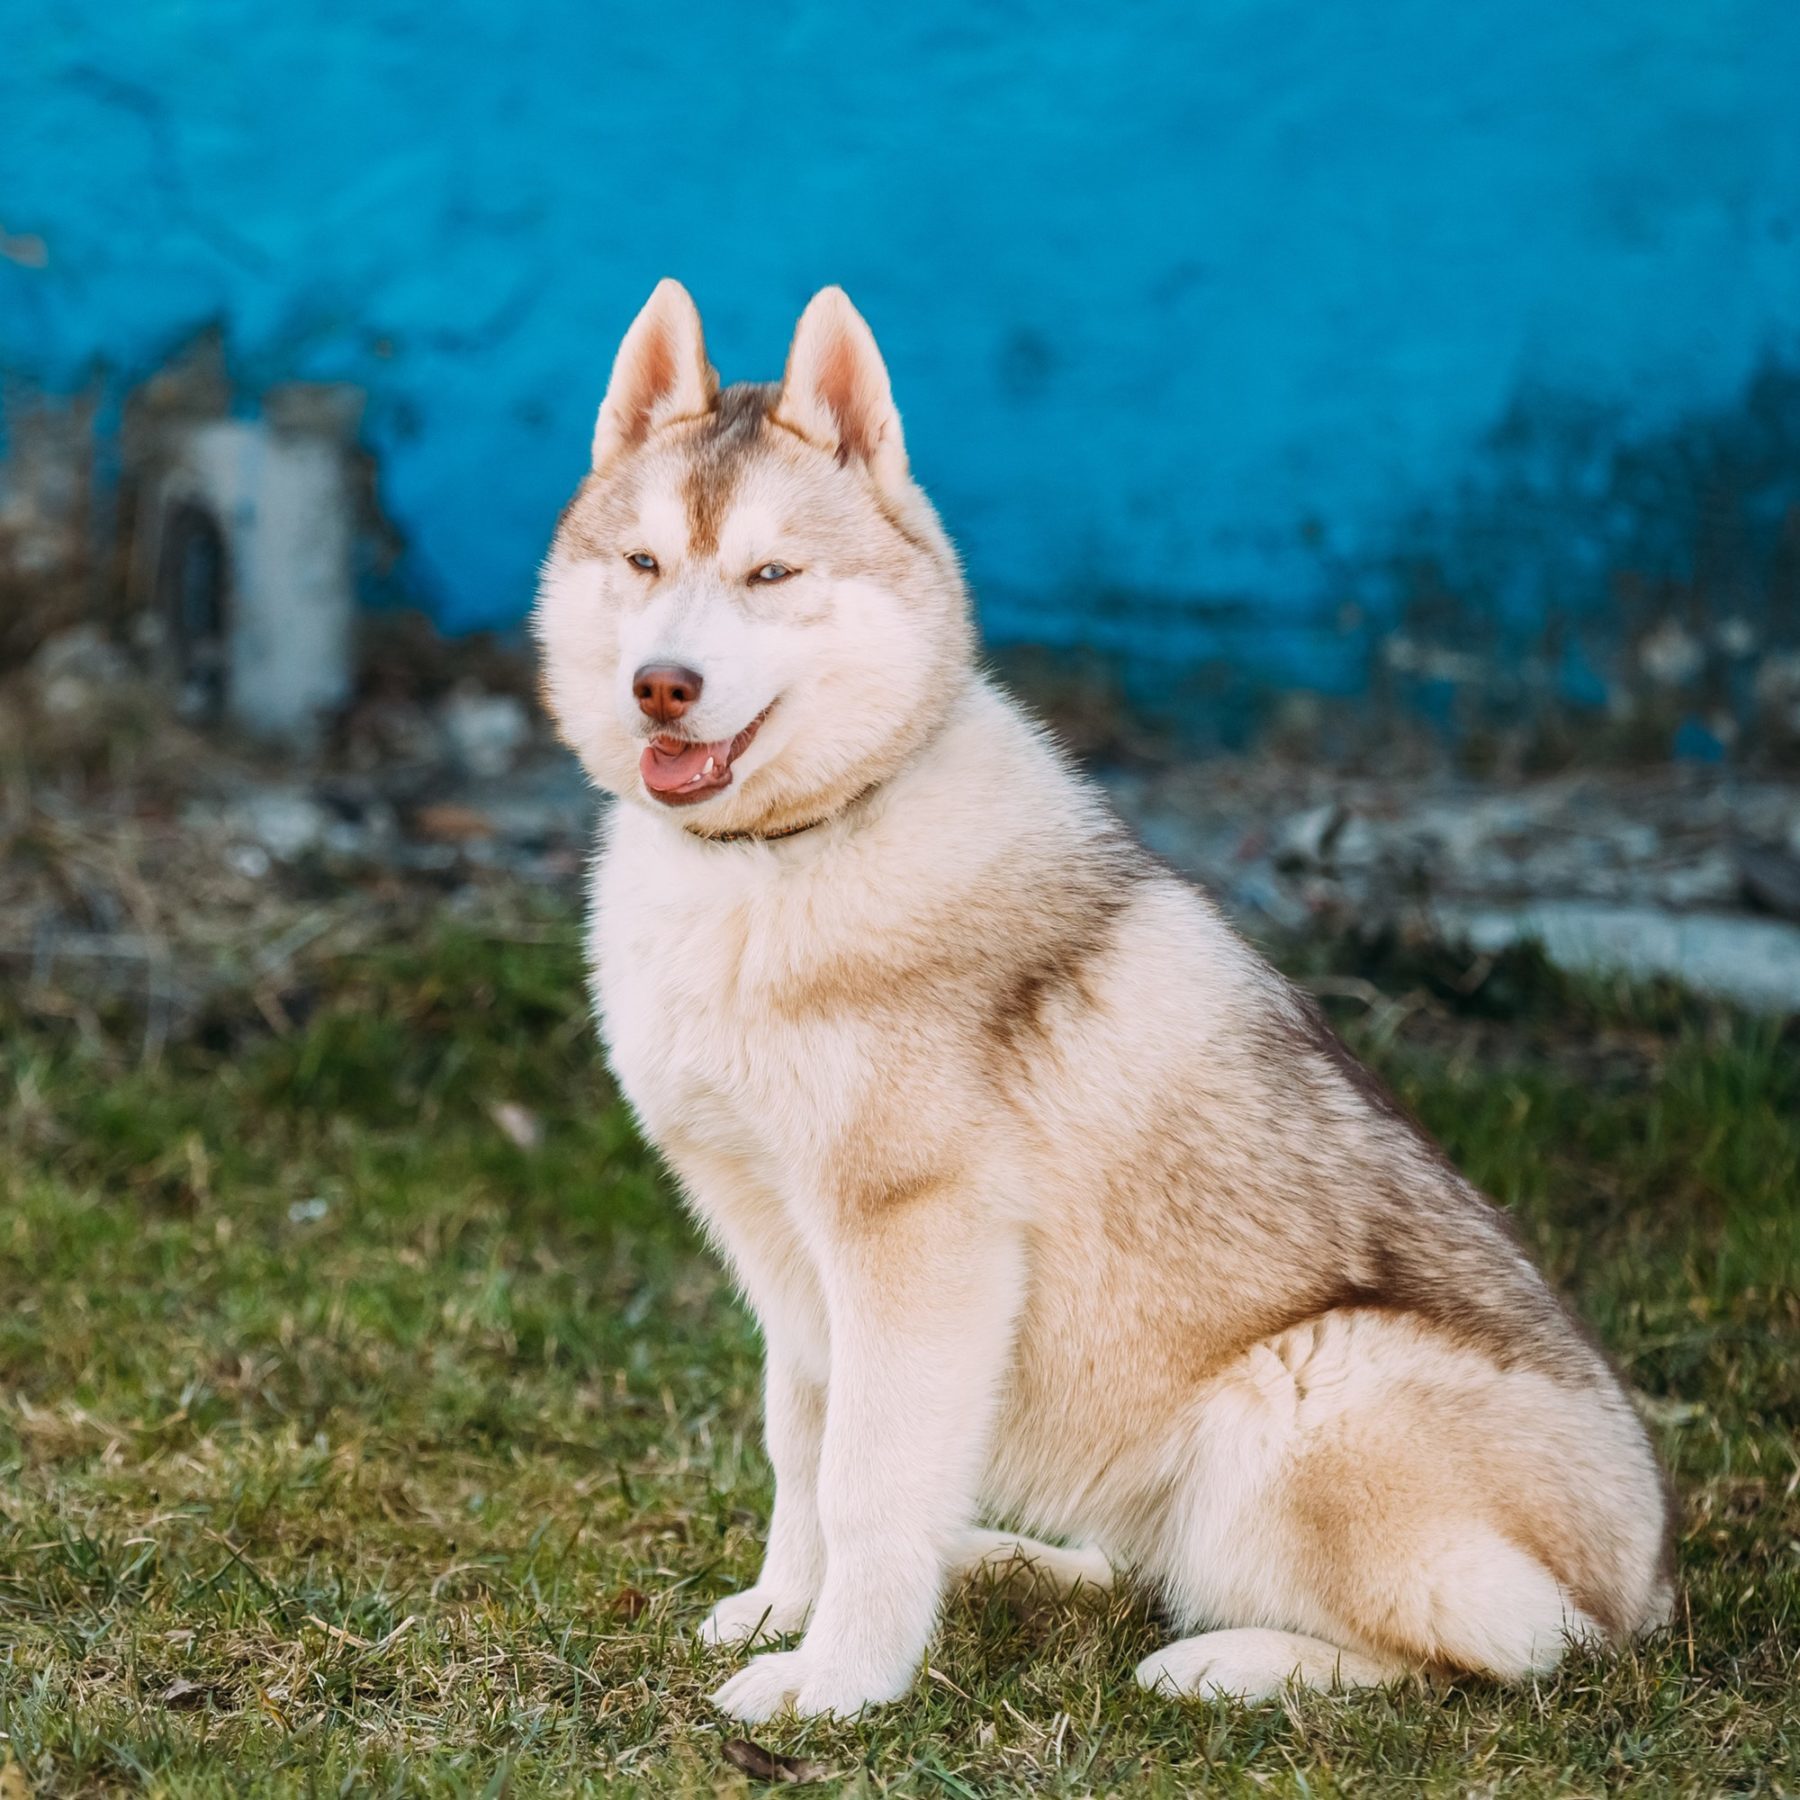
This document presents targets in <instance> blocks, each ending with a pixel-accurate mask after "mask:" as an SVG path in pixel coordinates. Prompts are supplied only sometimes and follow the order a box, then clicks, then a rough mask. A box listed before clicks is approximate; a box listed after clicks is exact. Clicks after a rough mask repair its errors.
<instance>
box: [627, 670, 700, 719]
mask: <svg viewBox="0 0 1800 1800" xmlns="http://www.w3.org/2000/svg"><path fill="white" fill-rule="evenodd" d="M700 685H701V684H700V677H699V676H698V675H696V674H695V673H694V671H693V670H692V669H684V668H683V667H682V666H681V665H680V664H679V663H645V664H644V666H643V667H642V668H641V669H639V670H638V672H637V673H636V674H635V675H634V676H632V678H631V691H632V692H633V693H634V694H636V695H637V703H638V710H639V711H640V712H642V713H644V714H645V715H646V716H647V717H649V718H652V719H654V720H655V721H656V722H657V724H659V725H673V724H674V723H675V721H676V720H677V719H679V718H680V717H681V715H682V714H683V713H684V712H686V711H687V709H688V708H689V707H690V706H692V705H693V704H694V702H695V701H696V700H698V699H699V698H700Z"/></svg>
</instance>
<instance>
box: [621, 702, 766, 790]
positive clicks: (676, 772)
mask: <svg viewBox="0 0 1800 1800" xmlns="http://www.w3.org/2000/svg"><path fill="white" fill-rule="evenodd" d="M774 705H775V703H774V702H773V701H770V702H769V704H768V705H767V706H765V707H764V708H763V709H762V711H761V712H759V713H758V714H757V715H756V717H755V718H754V719H752V720H751V721H750V723H749V724H748V725H746V726H745V727H744V729H743V730H742V731H740V732H739V733H738V734H737V736H736V737H734V738H721V739H720V740H719V741H718V742H717V743H713V744H696V743H690V742H689V741H688V739H686V738H678V737H670V736H669V735H668V734H667V733H666V732H665V733H662V734H661V735H659V736H657V737H653V738H652V739H651V740H650V742H649V743H648V744H646V745H645V746H644V754H643V755H642V756H641V757H640V758H639V759H638V773H639V774H640V775H642V776H643V778H644V786H645V787H647V788H648V789H649V790H650V792H651V793H652V794H654V795H655V796H656V798H657V799H658V800H660V801H661V802H662V803H663V805H665V806H689V805H691V804H692V803H693V802H694V801H696V800H704V799H706V798H707V797H708V796H709V795H712V794H716V793H718V792H719V791H720V790H721V789H722V788H728V787H730V786H731V765H732V764H733V763H734V762H736V761H737V759H738V758H739V757H740V756H742V755H743V754H744V752H745V751H746V750H747V749H748V748H749V747H750V740H751V739H752V738H753V737H755V736H756V733H757V729H758V727H759V726H761V724H762V722H763V720H764V719H766V718H767V717H768V716H769V714H770V713H771V712H772V711H773V710H774Z"/></svg>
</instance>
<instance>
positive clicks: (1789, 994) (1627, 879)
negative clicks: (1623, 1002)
mask: <svg viewBox="0 0 1800 1800" xmlns="http://www.w3.org/2000/svg"><path fill="white" fill-rule="evenodd" d="M1109 785H1110V786H1111V788H1112V790H1113V794H1114V798H1115V800H1116V801H1117V802H1118V804H1119V805H1120V806H1121V808H1122V809H1123V810H1124V811H1125V812H1126V813H1127V814H1129V815H1131V816H1132V817H1133V818H1134V819H1135V821H1136V822H1137V823H1138V825H1139V827H1140V829H1141V830H1142V831H1143V833H1144V835H1145V837H1146V839H1147V841H1148V842H1149V843H1150V845H1151V847H1152V848H1153V849H1155V850H1157V851H1158V852H1159V853H1160V854H1162V855H1164V856H1166V857H1168V858H1169V860H1170V861H1171V862H1174V863H1175V864H1177V865H1178V866H1180V867H1182V868H1185V869H1187V870H1189V871H1191V872H1192V873H1194V874H1195V875H1197V876H1198V877H1200V878H1201V879H1202V880H1204V881H1206V882H1207V884H1208V885H1209V886H1210V887H1211V888H1212V889H1213V890H1214V892H1215V893H1216V894H1217V895H1218V897H1219V898H1220V900H1221V901H1222V902H1223V904H1224V905H1225V906H1226V908H1227V910H1229V911H1230V912H1232V913H1233V914H1234V915H1235V916H1236V917H1237V918H1238V919H1240V920H1241V921H1242V922H1243V923H1244V924H1245V925H1246V926H1247V927H1248V928H1249V929H1250V930H1251V931H1252V932H1253V933H1255V932H1264V933H1266V932H1268V931H1270V930H1275V931H1279V932H1302V931H1314V930H1320V929H1326V930H1331V929H1340V928H1344V927H1347V926H1354V927H1356V928H1358V929H1363V930H1368V929H1374V928H1377V927H1379V926H1381V925H1382V924H1384V923H1389V922H1391V923H1395V924H1399V925H1402V926H1404V927H1405V928H1406V929H1407V930H1409V931H1412V932H1415V933H1419V932H1423V933H1428V934H1434V935H1437V936H1440V937H1450V938H1457V937H1460V938H1462V939H1465V940H1467V941H1468V942H1470V943H1471V944H1472V945H1473V946H1475V947H1476V948H1479V949H1494V948H1498V947H1500V946H1502V945H1504V944H1509V943H1515V942H1521V941H1525V940H1529V939H1533V938H1537V939H1541V941H1542V942H1543V944H1544V947H1545V949H1546V950H1547V951H1548V953H1549V954H1550V956H1551V957H1552V959H1553V960H1555V961H1557V962H1559V963H1562V964H1564V965H1565V966H1569V967H1574V968H1581V969H1595V970H1601V969H1614V970H1621V971H1624V972H1626V973H1630V974H1635V975H1642V976H1650V975H1675V976H1679V977H1681V978H1682V979H1684V980H1686V981H1688V982H1690V983H1692V984H1693V985H1695V986H1698V987H1701V988H1706V989H1711V990H1713V991H1716V992H1719V993H1722V994H1726V995H1729V996H1731V997H1732V998H1734V999H1737V1000H1740V1001H1742V1002H1744V1003H1746V1004H1749V1005H1753V1006H1769V1007H1775V1008H1781V1009H1792V1010H1796V1011H1800V786H1797V785H1796V784H1795V783H1793V782H1790V781H1782V780H1777V779H1775V778H1772V777H1769V778H1761V779H1752V778H1749V777H1746V776H1738V775H1724V774H1721V773H1719V772H1717V771H1714V770H1708V769H1701V768H1696V767H1691V766H1690V767H1680V766H1677V767H1666V766H1665V767H1663V768H1660V769H1654V770H1648V771H1642V770H1639V771H1625V770H1594V771H1587V772H1584V773H1582V774H1579V775H1566V776H1559V777H1555V778H1547V779H1540V780H1535V781H1510V782H1508V781H1476V780H1472V779H1470V778H1467V777H1463V776H1458V775H1455V774H1451V773H1448V772H1444V771H1438V772H1435V773H1434V772H1431V771H1428V770H1413V771H1410V772H1408V773H1405V774H1396V775H1390V776H1386V777H1378V776H1371V775H1343V774H1339V773H1336V772H1334V771H1331V770H1328V769H1325V768H1321V767H1319V766H1318V765H1316V764H1310V763H1294V762H1284V761H1280V760H1276V759H1272V758H1266V757H1265V758H1241V759H1239V758H1219V759H1213V760H1209V761H1207V762H1205V763H1204V764H1196V765H1193V766H1189V767H1169V768H1164V769H1161V770H1148V769H1142V768H1139V769H1131V770H1120V771H1117V772H1115V773H1114V774H1113V775H1112V776H1111V777H1110V780H1109ZM1751 908H1754V909H1757V910H1758V911H1760V912H1761V913H1763V914H1765V915H1768V914H1773V915H1775V917H1773V918H1771V917H1767V916H1765V917H1756V916H1753V915H1752V913H1751V912H1750V911H1749V909H1751Z"/></svg>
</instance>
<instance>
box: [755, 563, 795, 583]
mask: <svg viewBox="0 0 1800 1800" xmlns="http://www.w3.org/2000/svg"><path fill="white" fill-rule="evenodd" d="M793 572H794V571H793V570H792V569H790V568H789V567H788V566H787V564H786V563H764V564H763V566H762V567H761V568H760V569H758V570H757V571H756V573H755V574H754V575H752V576H751V577H750V579H751V580H752V581H786V580H787V578H788V577H789V576H790V575H791V574H793Z"/></svg>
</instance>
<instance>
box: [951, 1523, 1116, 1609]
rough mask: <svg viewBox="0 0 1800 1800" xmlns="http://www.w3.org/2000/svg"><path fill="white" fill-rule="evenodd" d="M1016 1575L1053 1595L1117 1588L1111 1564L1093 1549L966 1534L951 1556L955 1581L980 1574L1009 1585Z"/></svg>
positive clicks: (977, 1532)
mask: <svg viewBox="0 0 1800 1800" xmlns="http://www.w3.org/2000/svg"><path fill="white" fill-rule="evenodd" d="M1015 1574H1019V1575H1022V1576H1023V1577H1024V1578H1025V1579H1026V1580H1027V1581H1029V1582H1030V1583H1031V1584H1032V1585H1033V1586H1035V1587H1039V1588H1043V1589H1047V1590H1048V1591H1049V1592H1051V1593H1053V1594H1072V1593H1074V1592H1076V1590H1077V1589H1082V1590H1086V1591H1088V1592H1092V1593H1102V1594H1103V1593H1106V1592H1108V1591H1109V1590H1110V1589H1111V1587H1112V1584H1113V1568H1112V1564H1111V1563H1110V1562H1108V1561H1107V1559H1106V1557H1105V1556H1104V1555H1103V1554H1102V1553H1101V1552H1100V1551H1098V1550H1095V1549H1093V1548H1092V1547H1084V1548H1078V1549H1066V1548H1065V1547H1064V1546H1062V1545H1061V1544H1044V1543H1040V1542H1039V1541H1038V1540H1037V1539H1036V1538H1028V1537H1020V1536H1018V1535H1017V1534H1016V1533H1014V1532H1010V1531H983V1530H971V1531H967V1532H965V1533H964V1534H963V1536H962V1539H961V1541H960V1542H959V1543H958V1545H957V1548H956V1550H955V1551H954V1552H953V1554H952V1557H951V1562H950V1577H951V1579H952V1580H953V1581H967V1580H972V1579H974V1578H975V1577H976V1576H980V1575H986V1576H989V1577H991V1578H992V1579H994V1580H996V1581H1006V1580H1009V1579H1011V1578H1012V1577H1013V1576H1014V1575H1015Z"/></svg>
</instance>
